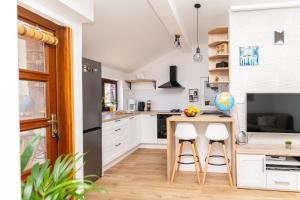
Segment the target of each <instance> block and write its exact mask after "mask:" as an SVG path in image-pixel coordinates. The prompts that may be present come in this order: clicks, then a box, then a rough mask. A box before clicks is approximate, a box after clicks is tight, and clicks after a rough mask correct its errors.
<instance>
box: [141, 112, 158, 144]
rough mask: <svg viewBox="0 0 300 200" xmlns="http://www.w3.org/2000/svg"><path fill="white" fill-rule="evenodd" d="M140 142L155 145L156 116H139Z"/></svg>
mask: <svg viewBox="0 0 300 200" xmlns="http://www.w3.org/2000/svg"><path fill="white" fill-rule="evenodd" d="M141 142H142V143H147V144H156V143H157V115H154V114H152V115H150V114H145V115H141Z"/></svg>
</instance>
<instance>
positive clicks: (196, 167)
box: [191, 141, 201, 184]
mask: <svg viewBox="0 0 300 200" xmlns="http://www.w3.org/2000/svg"><path fill="white" fill-rule="evenodd" d="M191 145H192V152H193V158H194V163H195V169H196V173H197V179H198V183H199V184H201V180H200V173H199V169H198V167H199V163H198V162H200V161H199V157H197V153H196V150H195V141H193V142H192V143H191ZM200 169H201V168H200Z"/></svg>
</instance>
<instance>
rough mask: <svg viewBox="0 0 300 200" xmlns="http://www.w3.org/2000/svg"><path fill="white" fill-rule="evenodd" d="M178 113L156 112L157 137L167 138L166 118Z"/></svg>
mask: <svg viewBox="0 0 300 200" xmlns="http://www.w3.org/2000/svg"><path fill="white" fill-rule="evenodd" d="M173 115H180V114H158V115H157V139H167V118H168V117H171V116H173Z"/></svg>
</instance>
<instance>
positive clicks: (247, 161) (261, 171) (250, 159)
mask: <svg viewBox="0 0 300 200" xmlns="http://www.w3.org/2000/svg"><path fill="white" fill-rule="evenodd" d="M265 159H266V157H265V156H264V155H241V154H238V155H237V185H238V187H243V188H265V187H266V166H265V163H266V162H265Z"/></svg>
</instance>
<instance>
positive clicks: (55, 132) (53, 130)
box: [48, 113, 59, 140]
mask: <svg viewBox="0 0 300 200" xmlns="http://www.w3.org/2000/svg"><path fill="white" fill-rule="evenodd" d="M48 123H49V124H51V136H52V137H53V138H55V139H56V140H58V139H59V134H58V129H57V119H56V114H54V113H52V114H51V120H49V121H48Z"/></svg>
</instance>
